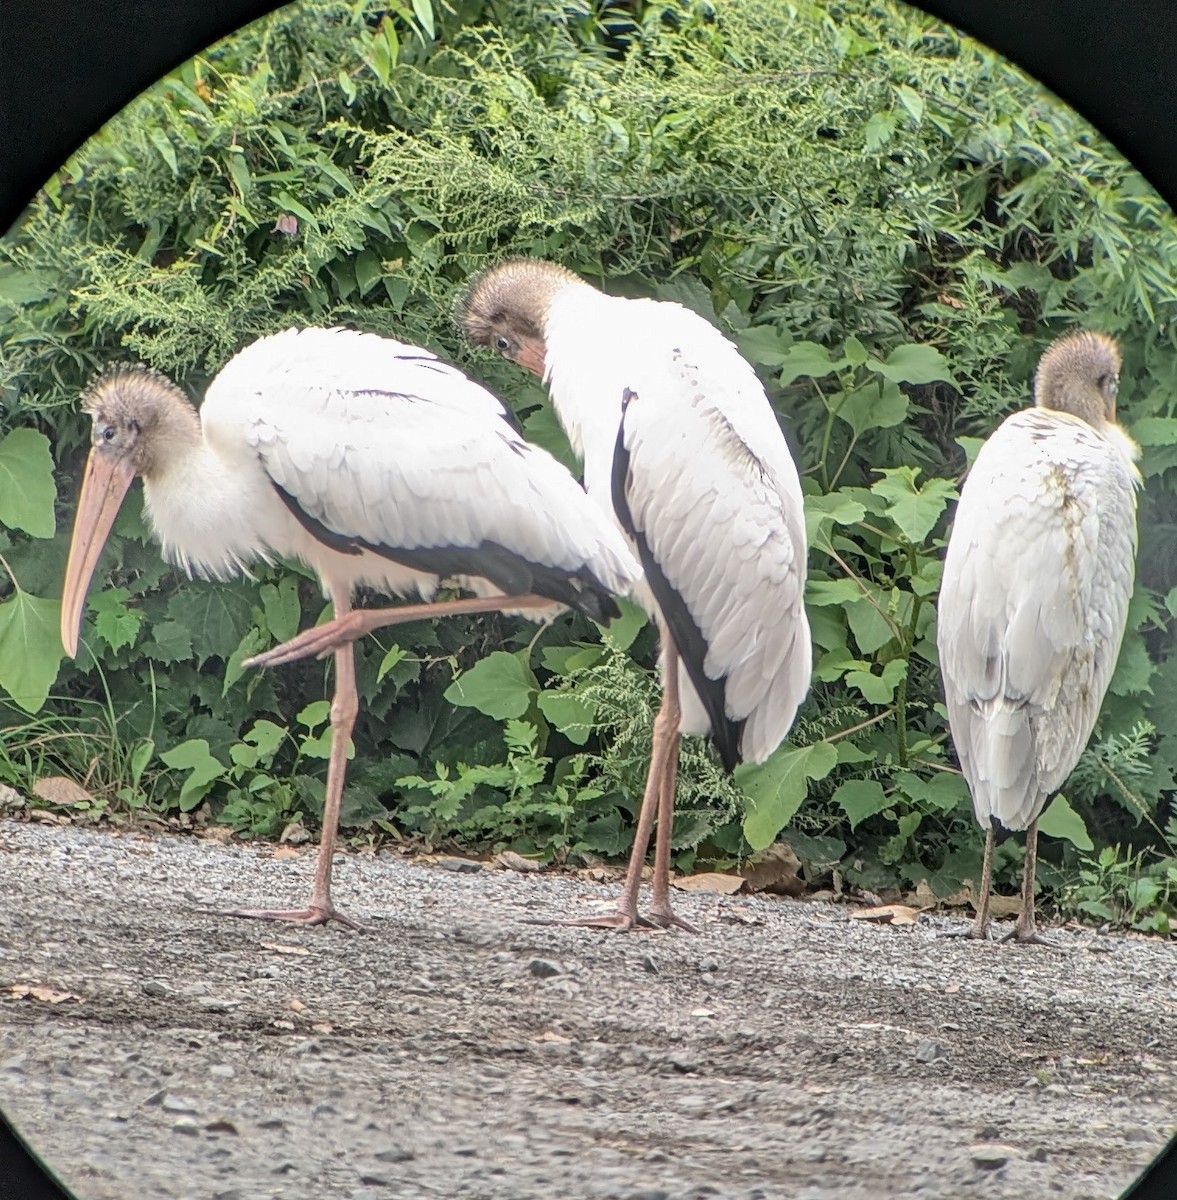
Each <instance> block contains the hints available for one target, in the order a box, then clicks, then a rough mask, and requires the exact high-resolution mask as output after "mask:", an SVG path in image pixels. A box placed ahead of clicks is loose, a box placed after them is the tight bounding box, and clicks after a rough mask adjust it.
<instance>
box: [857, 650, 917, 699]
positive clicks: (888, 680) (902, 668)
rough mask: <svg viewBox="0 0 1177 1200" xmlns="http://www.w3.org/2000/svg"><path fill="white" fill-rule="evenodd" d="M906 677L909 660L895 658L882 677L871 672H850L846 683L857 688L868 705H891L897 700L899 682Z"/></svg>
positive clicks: (884, 670) (885, 668) (886, 667)
mask: <svg viewBox="0 0 1177 1200" xmlns="http://www.w3.org/2000/svg"><path fill="white" fill-rule="evenodd" d="M906 675H907V660H906V659H903V658H893V659H892V660H891V661H890V662H889V663H887V665H886V666H885V667H884V668H883V673H882V675H874V674H872V673H871V672H869V671H850V672H848V674H847V675H846V683H847V685H848V686H850V687H852V688H857V689H858V690H859V691H860V692H861V693H862V697H863V699H864V700H866V701H867V703H868V704H890V703H891V701H892V700H894V699H895V689H896V688H897V687H898V686H899V681H900V680H901V679H904V678H905V677H906Z"/></svg>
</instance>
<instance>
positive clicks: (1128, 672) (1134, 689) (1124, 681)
mask: <svg viewBox="0 0 1177 1200" xmlns="http://www.w3.org/2000/svg"><path fill="white" fill-rule="evenodd" d="M1155 670H1156V667H1155V666H1154V665H1153V661H1152V659H1151V658H1149V656H1148V647H1147V646H1146V645H1145V643H1144V638H1143V637H1141V636H1140V634H1139V633H1135V632H1129V633H1128V634H1127V635H1126V636H1125V638H1124V642H1123V645H1122V646H1121V647H1120V657H1119V658H1118V659H1117V660H1116V669H1115V671H1113V672H1112V681H1111V683H1109V684H1108V691H1109V692H1111V693H1112V695H1113V696H1138V695H1140V694H1141V693H1142V692H1151V691H1152V688H1151V687H1149V681H1150V680H1151V679H1152V675H1153V672H1154V671H1155Z"/></svg>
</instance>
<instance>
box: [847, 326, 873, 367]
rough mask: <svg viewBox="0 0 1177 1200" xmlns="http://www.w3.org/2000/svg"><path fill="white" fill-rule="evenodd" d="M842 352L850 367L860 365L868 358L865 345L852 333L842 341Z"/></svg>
mask: <svg viewBox="0 0 1177 1200" xmlns="http://www.w3.org/2000/svg"><path fill="white" fill-rule="evenodd" d="M842 353H843V354H844V355H845V357H846V361H847V362H848V363H849V364H850V365H851V366H852V367H861V366H862V364H863V363H864V362H866V360H867V359H868V358H870V355H869V354H868V353H867V349H866V347H865V346H864V345H863V344H862V342H860V341H859V340H858V338H856V337H855V336H854V335H853V334H851V336H850V337H848V338H847V339H846V341H845V342H844V343H843V345H842Z"/></svg>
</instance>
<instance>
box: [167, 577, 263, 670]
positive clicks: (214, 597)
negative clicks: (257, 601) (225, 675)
mask: <svg viewBox="0 0 1177 1200" xmlns="http://www.w3.org/2000/svg"><path fill="white" fill-rule="evenodd" d="M251 609H252V605H251V604H250V601H249V596H248V594H247V593H246V592H245V591H244V589H242V588H240V587H234V586H232V585H229V584H224V583H205V582H204V581H203V580H193V581H192V582H191V583H188V584H185V586H184V588H183V590H181V591H180V592H177V594H176V595H175V596H174V597H173V598H172V600H171V602H170V603H169V605H168V617H169V619H171V620H173V621H179V622H180V623H181V624H182V625H184V626H185V627H186V628H187V630H188V632H189V634H190V635H191V637H192V648H193V650H195V652H196V655H197V660H198V661H199V662H201V663H203V662H204V661H205V660H206V659H208V658H210V657H212V656H213V655H215V656H216V657H218V658H225V659H227V658H229V656H230V655H231V654H232V653H233V651H234V650H236V649H237V647H238V645H239V644H240V642H241V639H242V638H243V637H244V636H245V633H246V630H248V629H249V628H250V627H251V626H252V625H253V614H252V611H251Z"/></svg>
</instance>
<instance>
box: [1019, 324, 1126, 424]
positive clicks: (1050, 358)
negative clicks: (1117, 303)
mask: <svg viewBox="0 0 1177 1200" xmlns="http://www.w3.org/2000/svg"><path fill="white" fill-rule="evenodd" d="M1119 380H1120V347H1119V346H1118V345H1117V343H1116V340H1115V338H1112V337H1109V336H1108V335H1107V334H1105V333H1092V332H1089V331H1087V330H1079V331H1078V332H1076V333H1068V334H1067V335H1066V336H1065V337H1061V338H1059V339H1058V341H1056V342H1055V343H1054V344H1053V345H1051V346H1050V347H1049V348H1048V349H1047V351H1046V353H1045V354H1043V356H1042V358H1041V359H1040V360H1039V362H1038V370H1037V372H1036V373H1035V375H1034V403H1035V404H1036V405H1038V407H1039V408H1050V409H1054V410H1055V411H1057V412H1065V413H1071V414H1072V416H1076V417H1082V418H1083V420H1084V421H1086V422H1087V423H1088V424H1089V425H1094V426H1095V427H1096V428H1097V429H1098V428H1099V426H1101V425H1103V424H1106V423H1108V422H1113V421H1115V419H1116V388H1117V385H1118V384H1119Z"/></svg>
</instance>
